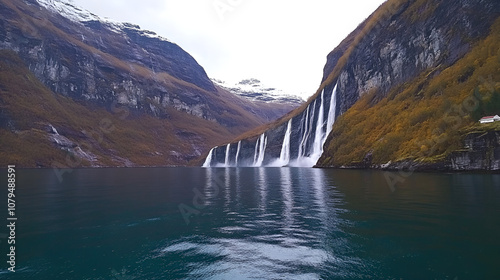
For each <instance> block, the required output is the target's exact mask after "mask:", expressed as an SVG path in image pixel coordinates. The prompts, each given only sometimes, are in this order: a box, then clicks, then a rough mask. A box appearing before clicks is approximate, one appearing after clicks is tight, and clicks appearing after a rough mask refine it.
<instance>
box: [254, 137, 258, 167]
mask: <svg viewBox="0 0 500 280" xmlns="http://www.w3.org/2000/svg"><path fill="white" fill-rule="evenodd" d="M258 156H259V138H257V141H256V142H255V153H254V154H253V165H254V166H255V165H257V157H258Z"/></svg>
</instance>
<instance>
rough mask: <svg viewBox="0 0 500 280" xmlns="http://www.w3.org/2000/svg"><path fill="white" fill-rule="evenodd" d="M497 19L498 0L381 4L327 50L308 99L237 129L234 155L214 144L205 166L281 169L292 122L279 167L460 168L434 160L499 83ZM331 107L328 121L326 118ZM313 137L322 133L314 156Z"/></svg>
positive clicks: (454, 142) (454, 143)
mask: <svg viewBox="0 0 500 280" xmlns="http://www.w3.org/2000/svg"><path fill="white" fill-rule="evenodd" d="M499 15H500V2H498V1H493V0H477V1H469V0H459V1H437V2H436V1H430V0H407V1H402V0H389V1H387V2H386V3H384V4H383V5H382V6H381V7H380V8H379V9H378V10H377V11H375V12H374V13H373V14H372V15H371V16H370V17H369V18H368V19H367V20H365V21H364V22H363V23H361V24H360V25H359V26H358V28H357V29H356V30H354V31H353V32H352V33H351V34H350V35H349V36H348V37H347V38H346V39H345V40H344V41H343V42H342V43H341V44H340V45H339V46H338V47H337V48H336V49H334V50H333V51H332V52H331V53H330V54H329V55H328V57H327V63H326V65H325V68H324V76H323V78H322V83H321V85H320V87H319V89H318V90H317V92H316V94H315V95H314V96H312V97H311V98H310V99H309V101H308V103H307V104H305V105H304V106H302V107H300V108H299V109H297V110H295V111H294V112H292V113H290V114H289V115H287V116H285V117H284V118H282V119H280V120H278V121H277V122H275V123H273V124H270V125H267V126H266V127H261V128H260V129H258V130H255V131H253V132H251V133H247V134H245V135H242V136H241V137H240V138H241V139H243V140H242V142H241V143H246V145H245V144H242V145H241V147H240V152H239V153H238V151H237V142H236V141H235V142H233V143H231V145H230V149H229V154H228V153H226V152H225V151H226V148H225V147H227V146H226V145H221V147H218V148H216V149H214V150H213V153H212V154H211V157H210V156H209V160H207V162H210V163H211V165H212V166H213V165H217V164H218V165H227V164H226V163H228V161H226V158H229V159H232V158H234V160H233V161H236V158H237V155H238V156H240V157H241V156H242V155H243V153H245V154H246V156H245V157H247V164H249V165H254V166H255V165H259V164H260V165H275V164H277V165H283V164H280V162H279V161H277V159H279V158H280V157H281V152H282V151H284V148H283V147H285V146H287V145H285V143H287V141H286V139H285V138H286V137H287V135H288V133H287V132H286V130H287V129H286V128H287V123H288V121H289V120H291V128H292V129H291V132H290V134H289V135H291V140H290V145H288V146H289V148H288V147H287V148H286V149H285V150H289V153H290V154H291V158H292V160H290V161H287V163H286V164H292V165H293V164H294V160H296V161H295V164H297V165H305V166H312V165H315V164H316V165H317V166H323V167H327V166H333V167H341V166H345V167H349V166H351V167H381V166H390V165H391V164H390V163H388V162H391V163H392V164H394V163H395V162H404V163H411V164H422V165H423V164H424V163H425V165H426V166H430V165H429V164H435V166H438V165H439V166H445V167H443V169H460V168H462V167H458V165H451V164H447V163H445V162H444V160H443V159H445V158H446V157H447V156H449V155H450V154H451V153H452V152H453V151H455V150H459V149H461V147H462V140H463V136H462V134H461V131H462V130H463V129H464V128H467V127H468V126H473V125H474V124H475V123H476V121H477V120H475V119H473V117H472V115H474V112H477V110H478V107H479V106H480V105H478V104H482V103H488V102H490V100H491V99H492V98H491V96H492V95H494V94H495V91H496V90H497V89H498V88H499V85H498V83H496V82H495V81H499V80H500V76H498V75H499V73H500V71H499V69H500V68H499V57H498V43H499V38H498V37H499V36H498V34H499V33H500V32H498V31H499V30H500V29H499V26H500V23H499V20H498V17H499ZM335 89H336V90H335ZM334 92H335V93H334ZM474 94H475V95H474ZM332 96H333V97H334V98H333V99H331V101H326V102H324V101H323V100H330V97H332ZM322 97H323V99H322ZM321 104H323V106H321ZM490 107H491V106H490ZM330 108H333V110H332V111H330ZM331 112H333V116H334V120H335V124H334V125H333V127H331V125H332V122H328V121H327V118H326V117H325V116H327V115H329V114H330V113H331ZM320 115H321V116H323V117H321V118H320ZM308 121H311V123H308ZM306 124H307V125H306ZM311 127H312V128H313V129H312V130H311V129H310V128H311ZM330 131H332V132H331V133H330ZM325 133H326V134H327V135H328V137H325V138H323V136H324V134H325ZM259 135H264V138H263V139H264V140H265V139H266V137H267V141H265V144H266V145H265V147H267V149H264V152H265V155H264V162H263V163H261V162H259V161H258V160H255V159H256V158H258V156H259V154H260V152H259V150H260V143H259V141H258V139H259ZM311 139H313V140H311ZM314 139H323V140H320V142H321V147H320V150H321V155H322V156H321V158H320V159H319V160H318V161H316V160H317V158H316V154H315V152H313V150H314V151H318V148H313V147H314V146H315V145H316V144H314V143H315V142H316V143H317V141H314ZM308 141H311V142H308ZM304 143H306V144H305V146H304V145H303V144H304ZM323 144H324V145H323ZM300 147H302V148H300ZM299 148H300V149H299ZM233 149H234V151H233ZM304 151H306V152H305V153H304ZM227 154H228V155H229V156H228V157H226V156H225V155H227ZM313 154H314V156H313V157H311V155H313ZM252 155H253V157H252ZM304 157H308V158H309V159H308V160H307V161H303V160H302V159H303V158H304ZM207 162H206V163H207ZM238 162H239V163H241V162H242V161H241V159H239V160H238ZM286 164H285V165H286ZM207 165H208V164H207ZM229 165H231V160H230V161H229ZM484 168H485V169H491V167H484Z"/></svg>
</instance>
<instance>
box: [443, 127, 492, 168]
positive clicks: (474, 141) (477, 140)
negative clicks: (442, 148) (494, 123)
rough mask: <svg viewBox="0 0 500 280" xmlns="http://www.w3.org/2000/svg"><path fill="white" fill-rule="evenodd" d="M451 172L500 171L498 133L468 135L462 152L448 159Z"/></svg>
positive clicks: (454, 153)
mask: <svg viewBox="0 0 500 280" xmlns="http://www.w3.org/2000/svg"><path fill="white" fill-rule="evenodd" d="M448 160H449V168H450V169H453V170H500V131H490V132H476V133H470V134H468V135H467V136H466V137H465V147H464V150H461V151H456V152H453V153H452V154H451V155H450V156H449V158H448Z"/></svg>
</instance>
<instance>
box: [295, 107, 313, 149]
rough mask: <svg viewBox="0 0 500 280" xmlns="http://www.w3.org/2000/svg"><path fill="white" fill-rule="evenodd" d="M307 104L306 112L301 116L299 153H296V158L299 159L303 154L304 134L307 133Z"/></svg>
mask: <svg viewBox="0 0 500 280" xmlns="http://www.w3.org/2000/svg"><path fill="white" fill-rule="evenodd" d="M309 106H310V105H308V106H307V109H306V114H305V115H304V116H303V117H302V120H301V123H303V124H304V132H303V133H302V137H301V139H300V143H299V153H298V154H297V158H298V159H300V158H301V157H302V156H303V154H304V146H305V141H306V135H307V131H308V128H307V125H308V123H309Z"/></svg>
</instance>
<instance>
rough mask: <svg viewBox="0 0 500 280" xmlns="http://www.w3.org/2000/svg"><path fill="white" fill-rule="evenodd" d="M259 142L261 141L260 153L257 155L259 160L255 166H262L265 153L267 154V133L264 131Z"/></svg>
mask: <svg viewBox="0 0 500 280" xmlns="http://www.w3.org/2000/svg"><path fill="white" fill-rule="evenodd" d="M258 142H259V155H258V157H257V162H256V163H255V166H257V167H260V166H262V163H263V162H264V155H265V154H266V146H267V137H266V135H265V133H262V135H260V140H259V141H258Z"/></svg>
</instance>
